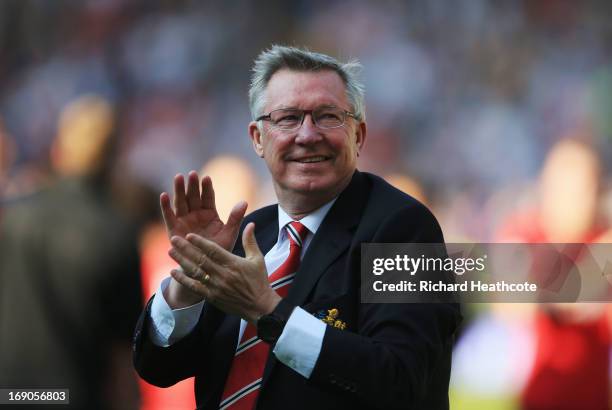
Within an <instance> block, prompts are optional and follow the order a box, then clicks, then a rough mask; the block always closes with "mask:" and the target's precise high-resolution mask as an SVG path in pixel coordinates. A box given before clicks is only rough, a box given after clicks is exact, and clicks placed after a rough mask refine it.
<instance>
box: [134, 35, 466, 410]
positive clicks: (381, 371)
mask: <svg viewBox="0 0 612 410" xmlns="http://www.w3.org/2000/svg"><path fill="white" fill-rule="evenodd" d="M358 68H359V66H358V64H357V63H354V62H352V63H347V64H342V63H340V62H338V61H337V60H335V59H333V58H331V57H329V56H326V55H322V54H318V53H312V52H309V51H305V50H301V49H297V48H290V47H280V46H274V47H272V48H271V49H270V50H267V51H265V52H263V53H262V54H261V55H260V56H259V57H258V59H257V60H256V62H255V66H254V70H253V71H254V74H253V78H252V83H251V90H250V93H249V97H250V105H251V112H252V115H253V121H252V122H251V123H250V124H249V135H250V137H251V140H252V143H253V147H254V150H255V152H256V153H257V155H258V156H260V157H261V158H263V159H264V161H265V162H266V164H267V166H268V169H269V170H270V173H271V175H272V178H273V181H274V188H275V192H276V195H277V198H278V205H273V206H268V207H265V208H262V209H260V210H257V211H255V212H253V213H252V214H250V215H248V216H247V217H246V218H244V219H243V216H244V213H245V210H246V204H245V203H239V204H237V205H236V206H235V207H234V209H233V211H232V213H231V215H230V217H229V219H228V222H227V223H226V224H223V223H222V222H221V221H220V220H219V218H218V215H217V213H216V210H215V205H214V191H213V189H212V181H211V180H210V178H208V177H204V179H203V180H202V182H201V190H200V183H199V181H198V176H197V174H195V173H193V172H192V173H190V174H189V176H188V178H187V182H186V183H185V181H184V178H183V177H182V176H181V175H178V176H177V177H176V178H175V181H174V182H175V187H174V189H175V192H174V209H172V208H171V206H170V198H169V196H168V195H167V194H165V193H164V194H162V196H161V207H162V212H163V214H164V218H165V221H166V226H167V228H168V233H169V236H170V238H171V243H172V249H171V250H170V255H171V256H172V257H173V258H174V259H175V260H176V261H177V262H178V263H179V264H180V266H181V269H177V270H174V271H172V272H171V276H172V277H171V278H169V279H166V280H164V282H163V283H162V284H161V286H160V288H159V291H158V292H157V294H156V295H155V296H154V297H153V298H152V300H151V301H150V302H149V304H148V306H147V308H146V310H145V312H144V313H143V315H142V316H141V320H140V321H139V324H138V326H137V330H136V335H135V343H134V350H135V356H134V363H135V366H136V368H137V370H138V372H139V373H140V375H141V376H142V377H143V378H144V379H146V380H147V381H149V382H151V383H153V384H155V385H158V386H170V385H172V384H174V383H176V382H177V381H179V380H182V379H184V378H187V377H191V376H195V377H196V386H195V394H196V399H197V404H198V408H202V409H217V408H221V409H252V408H257V409H287V408H295V409H312V408H317V409H362V408H363V409H447V408H448V381H449V376H450V358H451V348H452V340H453V334H454V332H455V330H456V327H457V325H458V322H459V320H460V314H459V310H458V307H457V306H456V305H452V304H444V303H439V304H392V303H388V304H386V303H381V304H372V303H371V304H365V303H361V302H360V255H361V244H362V243H368V242H378V243H398V242H399V243H403V242H427V243H442V242H443V236H442V232H441V230H440V227H439V225H438V223H437V221H436V219H435V218H434V216H433V215H432V214H431V213H430V212H429V211H428V210H427V209H426V208H425V207H424V206H423V205H421V204H420V203H418V202H417V201H416V200H414V199H413V198H411V197H410V196H408V195H405V194H403V193H402V192H400V191H398V190H396V189H395V188H393V187H391V186H390V185H389V184H387V183H386V182H385V181H383V180H382V179H380V178H378V177H376V176H374V175H372V174H368V173H362V172H359V171H357V169H356V162H357V157H358V156H359V152H360V150H361V149H362V147H363V144H364V142H365V139H366V132H367V128H366V123H365V113H364V105H363V87H362V86H361V84H360V83H359V82H358V81H357V79H356V70H357V69H358ZM239 234H240V236H241V238H242V240H241V241H238V243H236V242H237V241H236V238H237V237H238V235H239Z"/></svg>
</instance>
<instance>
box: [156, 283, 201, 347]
mask: <svg viewBox="0 0 612 410" xmlns="http://www.w3.org/2000/svg"><path fill="white" fill-rule="evenodd" d="M170 280H171V278H166V279H164V280H162V282H161V283H160V284H159V288H157V292H156V293H155V296H154V297H153V302H152V303H151V326H150V327H149V337H151V340H152V341H153V344H155V345H157V346H161V347H168V346H170V345H171V344H173V343H175V342H177V341H178V340H180V339H182V338H183V337H185V336H186V335H188V334H189V333H190V332H191V331H192V330H193V328H194V327H195V325H196V324H197V323H198V319H199V318H200V314H201V313H202V308H203V307H204V301H201V302H199V303H196V304H195V305H191V306H188V307H185V308H181V309H174V310H172V309H170V306H168V302H166V299H165V298H164V290H165V289H166V288H167V287H168V285H169V283H170Z"/></svg>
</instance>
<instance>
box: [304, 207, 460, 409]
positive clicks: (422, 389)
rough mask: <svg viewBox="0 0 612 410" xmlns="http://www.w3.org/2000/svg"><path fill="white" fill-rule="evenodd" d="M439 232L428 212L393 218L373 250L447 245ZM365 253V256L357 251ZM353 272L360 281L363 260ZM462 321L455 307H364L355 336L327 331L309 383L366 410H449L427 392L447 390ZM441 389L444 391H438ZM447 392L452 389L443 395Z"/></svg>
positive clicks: (414, 211)
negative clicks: (386, 246) (388, 245)
mask: <svg viewBox="0 0 612 410" xmlns="http://www.w3.org/2000/svg"><path fill="white" fill-rule="evenodd" d="M443 241H444V239H443V236H442V232H441V230H440V227H439V225H438V223H437V221H436V220H435V218H434V217H433V215H432V214H431V213H430V212H429V210H427V209H426V208H424V207H422V206H420V205H419V206H418V207H416V209H415V208H409V209H403V210H401V211H399V212H397V213H396V214H395V215H392V216H390V217H389V218H387V219H386V220H385V221H384V222H383V223H382V224H381V225H380V228H379V229H377V231H376V233H375V235H374V237H373V238H372V240H371V242H377V243H406V242H418V243H443ZM355 252H359V250H358V249H357V250H355ZM351 260H353V261H357V263H352V264H351V263H349V266H348V269H352V270H355V272H352V273H353V274H354V275H359V269H360V267H359V266H358V261H359V260H360V258H359V257H356V258H352V259H351ZM459 321H460V313H459V307H458V306H457V305H455V304H443V303H431V304H408V303H407V304H397V303H381V304H364V303H362V304H360V307H359V328H358V331H357V332H356V333H350V332H346V331H342V330H340V329H336V328H333V327H331V326H328V327H327V329H326V331H325V336H324V339H323V344H322V347H321V352H320V355H319V358H318V360H317V363H316V365H315V368H314V370H313V372H312V375H311V378H310V380H309V382H310V383H316V384H317V385H319V386H322V387H323V388H325V389H328V390H331V391H343V392H344V393H345V394H346V395H348V396H353V398H354V399H358V400H359V401H360V402H361V403H364V404H367V407H368V408H377V409H396V408H397V409H399V408H402V409H406V408H413V407H416V408H447V407H448V395H447V394H445V397H439V398H437V399H436V400H439V402H436V403H433V402H431V401H430V400H431V398H430V397H428V398H427V399H426V400H427V402H426V403H425V402H424V400H425V399H424V397H426V396H431V394H426V393H427V390H428V389H432V388H435V386H436V385H437V386H438V387H439V388H437V389H436V390H437V391H447V390H448V379H449V375H450V356H451V350H452V343H453V337H454V333H455V330H456V328H457V326H458V323H459ZM440 383H442V385H440ZM444 385H445V386H446V387H444Z"/></svg>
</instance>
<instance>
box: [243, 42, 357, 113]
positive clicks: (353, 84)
mask: <svg viewBox="0 0 612 410" xmlns="http://www.w3.org/2000/svg"><path fill="white" fill-rule="evenodd" d="M283 68H287V69H289V70H294V71H311V72H316V71H321V70H332V71H334V72H336V73H337V74H338V75H339V76H340V78H342V81H343V82H344V85H345V87H346V97H347V99H348V100H349V103H350V104H351V106H352V109H353V111H354V114H355V116H356V117H357V118H358V119H360V120H365V104H364V95H365V88H364V86H363V83H361V81H360V80H359V79H358V76H359V73H360V71H361V68H362V66H361V64H360V63H359V61H357V60H350V61H348V62H347V63H341V62H340V61H338V60H336V59H335V58H333V57H330V56H328V55H325V54H320V53H314V52H312V51H309V50H306V49H301V48H296V47H285V46H279V45H273V46H272V47H271V48H270V49H268V50H265V51H263V52H262V53H261V54H259V56H258V57H257V59H256V60H255V64H254V65H253V76H252V77H251V87H250V88H249V108H250V109H251V117H252V118H253V120H255V119H256V118H257V117H259V116H260V115H263V112H262V111H263V107H264V105H265V102H266V101H265V91H266V87H267V86H268V82H269V81H270V78H272V75H274V73H276V72H277V71H278V70H281V69H283Z"/></svg>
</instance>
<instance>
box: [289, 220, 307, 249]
mask: <svg viewBox="0 0 612 410" xmlns="http://www.w3.org/2000/svg"><path fill="white" fill-rule="evenodd" d="M287 234H288V235H289V240H290V241H291V242H292V243H294V244H296V245H297V246H299V247H300V248H301V247H302V241H303V240H304V239H305V238H306V235H308V228H306V227H305V226H304V225H302V224H301V223H299V222H298V221H293V222H290V223H288V224H287Z"/></svg>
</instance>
